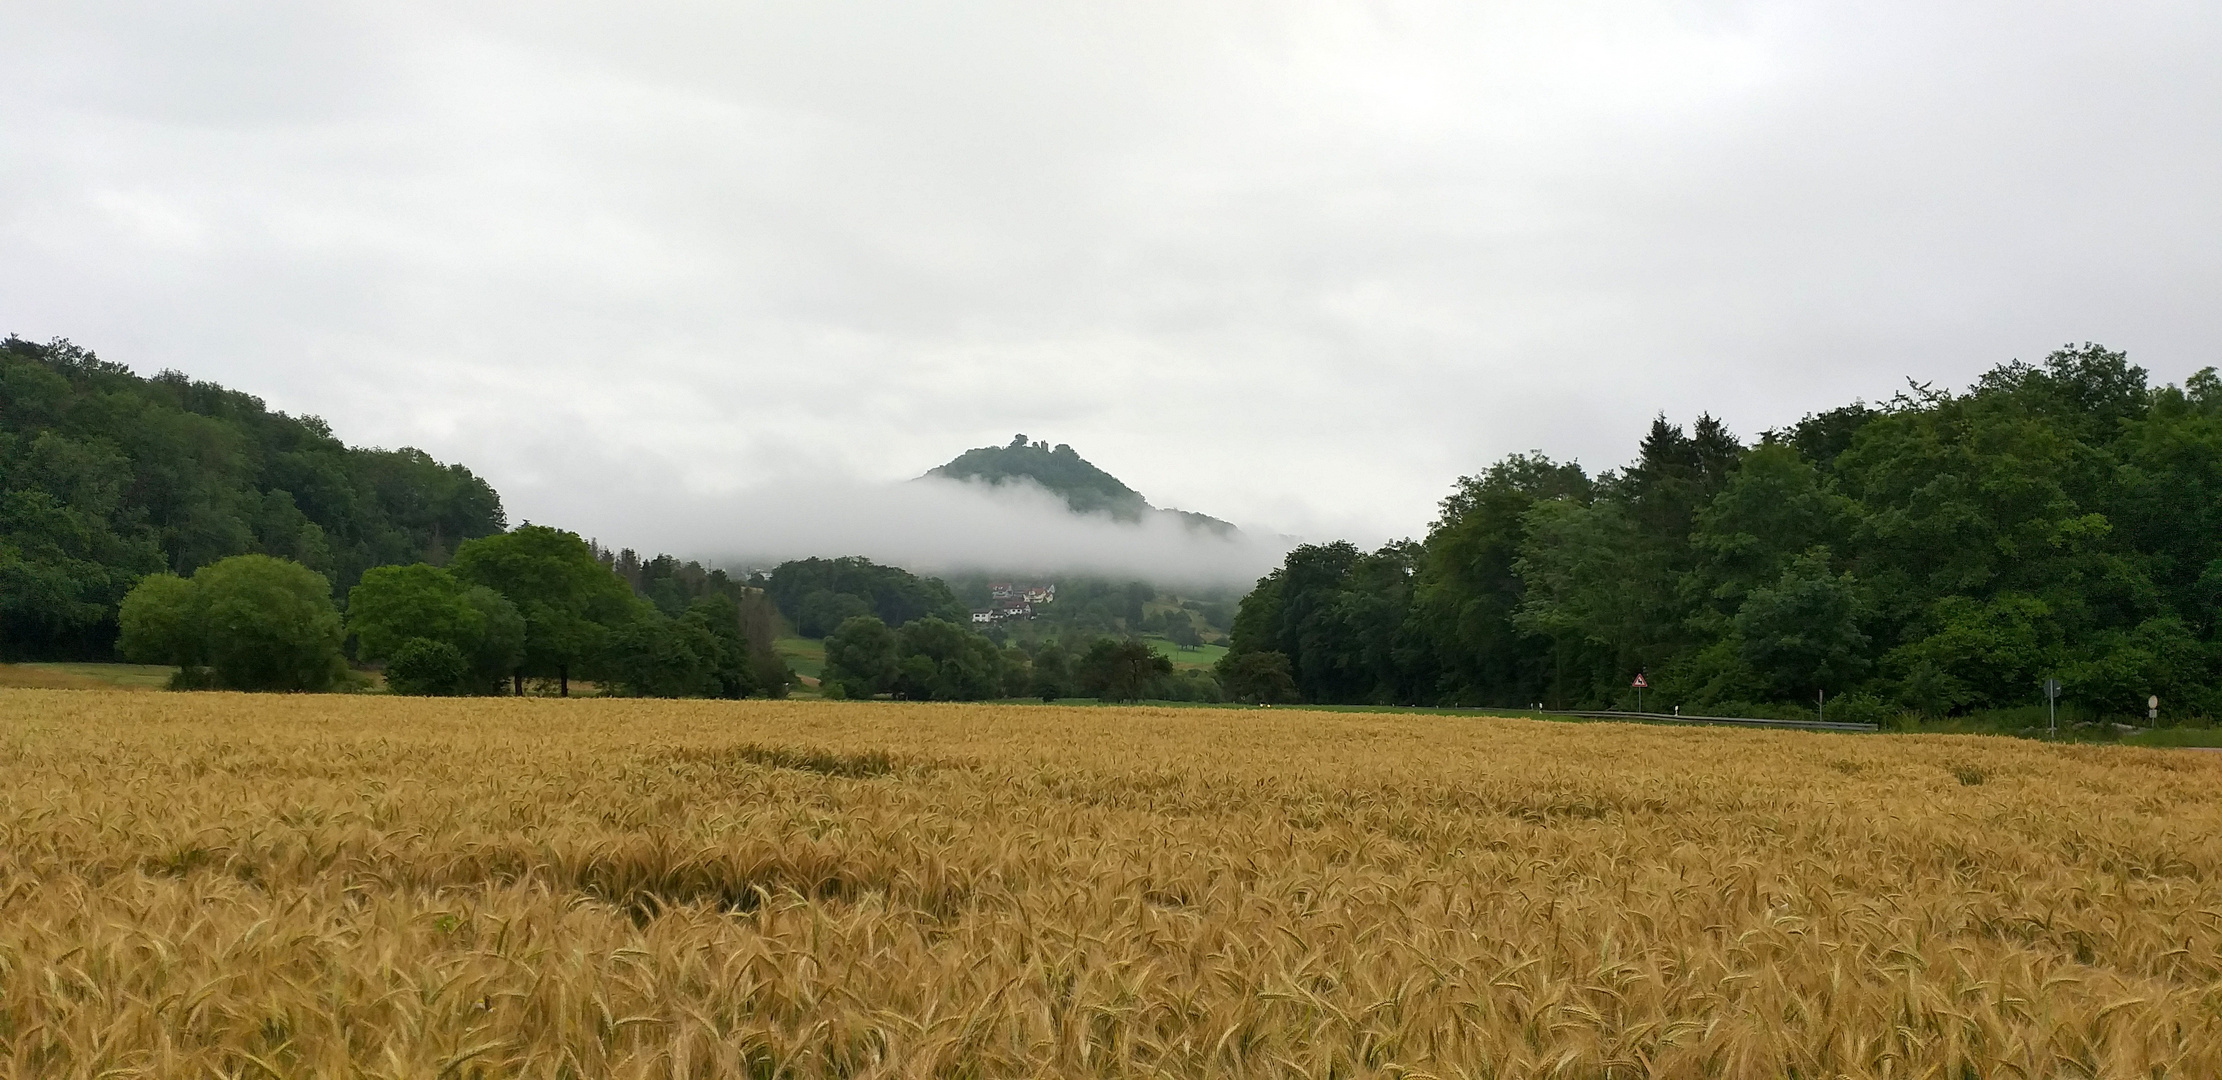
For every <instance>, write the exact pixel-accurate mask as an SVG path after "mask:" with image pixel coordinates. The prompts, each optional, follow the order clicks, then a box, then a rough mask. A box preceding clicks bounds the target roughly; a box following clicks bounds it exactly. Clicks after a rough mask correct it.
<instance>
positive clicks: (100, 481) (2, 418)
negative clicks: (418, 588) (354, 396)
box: [0, 336, 506, 659]
mask: <svg viewBox="0 0 2222 1080" xmlns="http://www.w3.org/2000/svg"><path fill="white" fill-rule="evenodd" d="M505 525H506V521H505V520H504V518H503V513H502V504H501V499H500V497H499V496H497V495H496V494H495V493H494V489H493V488H491V487H489V486H488V485H487V484H486V483H485V482H484V481H482V480H480V479H479V478H478V477H476V476H473V475H472V474H471V472H470V471H469V470H468V469H465V468H464V467H462V466H460V465H443V464H441V463H439V462H437V461H434V460H433V459H432V458H431V457H430V456H428V455H426V454H424V453H423V452H421V451H418V450H411V449H406V448H404V449H400V450H372V449H361V448H356V447H350V446H347V445H346V444H344V443H342V442H340V441H339V440H338V439H337V438H334V437H333V435H332V432H331V430H330V429H329V428H327V427H326V426H325V424H324V422H323V421H321V420H319V419H317V418H315V417H313V416H301V417H295V416H288V415H286V414H285V413H282V412H272V411H270V410H269V409H267V408H265V407H264V405H263V402H262V401H261V399H259V398H255V397H252V396H249V395H247V394H243V393H240V392H238V391H235V390H227V389H225V388H224V387H221V386H218V385H216V384H214V383H209V382H201V381H196V380H192V379H189V378H187V377H186V376H184V375H181V374H179V373H177V372H175V371H164V372H162V373H160V374H158V375H156V376H154V377H153V378H141V377H139V376H137V375H134V374H133V373H132V372H131V370H130V369H129V368H127V367H125V366H123V365H121V364H116V363H111V362H109V361H104V360H102V359H100V358H99V357H98V356H96V355H94V354H93V353H92V352H89V351H87V350H85V349H82V348H79V347H78V346H75V345H73V344H71V343H70V342H68V341H66V340H56V341H53V342H50V343H48V344H45V345H38V344H33V343H32V342H29V341H24V340H22V339H20V338H16V337H13V336H11V337H8V338H7V339H5V340H4V341H0V658H5V659H27V658H38V659H70V658H83V659H108V658H110V657H111V655H112V653H113V647H114V642H115V640H116V634H117V623H116V613H117V605H118V604H119V603H120V602H121V600H122V599H123V597H124V595H125V594H126V593H127V592H128V591H129V590H130V589H131V587H132V585H133V584H134V583H136V582H137V581H139V580H140V579H141V578H143V577H145V576H147V575H148V574H151V573H155V572H159V571H168V572H171V573H175V574H180V575H189V574H191V573H192V572H193V571H194V570H196V569H198V568H200V567H202V566H205V565H208V564H210V563H213V562H215V561H217V560H220V559H223V558H225V557H226V556H232V555H239V554H250V553H252V554H266V555H272V556H278V557H282V558H285V559H289V560H292V561H294V562H298V563H300V564H301V565H303V566H306V567H308V568H309V569H311V570H314V571H317V572H318V573H321V574H323V575H324V577H325V578H326V580H327V581H328V582H329V583H330V586H331V589H332V591H333V594H334V595H335V597H344V596H345V595H346V593H347V590H348V589H350V588H352V587H353V586H354V585H355V583H356V582H357V581H358V580H359V579H360V578H361V576H362V574H363V571H365V570H367V569H369V568H371V567H374V566H381V565H387V564H392V563H409V562H416V561H419V560H423V561H427V562H431V563H440V562H444V561H445V560H446V559H447V557H448V556H449V554H450V553H452V552H453V550H454V549H455V547H456V545H458V544H460V543H462V542H464V541H466V540H470V539H473V538H476V537H482V536H488V535H492V534H494V533H498V532H501V531H502V529H503V527H504V526H505Z"/></svg>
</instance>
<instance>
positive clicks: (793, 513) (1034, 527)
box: [581, 440, 1296, 585]
mask: <svg viewBox="0 0 2222 1080" xmlns="http://www.w3.org/2000/svg"><path fill="white" fill-rule="evenodd" d="M591 518H592V520H590V521H587V522H581V524H582V525H583V526H585V527H586V528H587V530H588V531H590V532H594V531H601V532H604V533H605V535H603V536H601V537H600V539H601V540H603V541H604V542H605V543H611V544H616V545H622V546H628V547H633V548H637V549H639V550H643V551H672V552H682V553H685V554H687V555H689V556H692V557H699V558H703V559H707V560H710V561H712V562H715V563H717V564H718V565H722V566H726V567H729V568H734V569H745V568H749V567H762V566H770V565H773V564H775V563H778V562H781V561H784V560H786V559H790V558H802V557H806V556H812V555H817V556H826V557H833V556H841V555H863V556H865V557H867V558H870V559H872V560H873V561H875V562H882V563H889V564H893V565H898V566H903V567H907V568H909V569H912V570H917V571H922V572H928V573H936V572H942V573H946V572H958V571H968V570H969V571H991V572H1008V573H1012V574H1025V573H1035V574H1050V573H1090V574H1102V575H1106V576H1117V577H1134V578H1142V579H1147V580H1150V581H1154V582H1160V583H1165V584H1190V585H1247V584H1249V583H1250V582H1252V581H1255V580H1256V579H1257V578H1259V577H1260V576H1262V575H1264V574H1265V573H1266V572H1267V571H1269V570H1271V569H1272V568H1273V567H1274V566H1275V565H1276V564H1278V562H1279V561H1280V559H1281V557H1282V556H1283V555H1285V554H1286V553H1287V552H1288V550H1289V548H1291V547H1293V546H1294V545H1295V543H1296V541H1295V540H1294V539H1293V538H1289V537H1280V536H1274V535H1272V534H1270V533H1264V532H1257V531H1250V532H1246V531H1244V530H1241V529H1239V528H1236V527H1235V526H1234V525H1233V524H1231V523H1228V522H1224V521H1221V520H1219V519H1217V518H1213V517H1210V516H1208V515H1204V514H1196V513H1189V512H1185V511H1179V510H1168V509H1160V508H1157V507H1153V506H1151V505H1150V504H1149V502H1148V500H1147V499H1145V498H1143V497H1142V495H1141V494H1140V493H1139V492H1136V491H1135V490H1134V489H1132V488H1130V487H1128V486H1126V485H1125V484H1124V483H1122V482H1120V481H1119V480H1118V479H1117V478H1115V477H1112V476H1111V475H1110V474H1108V473H1105V472H1103V471H1102V470H1100V469H1097V468H1096V467H1095V466H1093V465H1091V464H1089V463H1088V462H1087V461H1086V460H1085V459H1083V458H1081V457H1080V456H1079V455H1078V454H1077V453H1076V452H1075V451H1073V450H1072V448H1071V447H1069V446H1062V445H1060V446H1057V447H1055V448H1052V447H1050V446H1048V445H1047V444H1042V443H1027V444H1023V445H1022V444H1021V443H1020V442H1019V441H1018V440H1014V441H1013V443H1012V445H1011V446H1008V447H989V448H985V449H984V450H972V451H968V452H967V453H965V454H963V455H960V456H959V457H958V458H956V459H955V460H953V461H951V462H950V463H949V464H947V465H943V466H939V467H936V468H935V469H933V470H931V471H929V472H928V473H927V474H926V475H924V476H920V477H918V478H917V479H915V480H910V481H904V482H875V481H870V480H860V479H856V478H853V477H844V476H833V475H827V476H818V477H805V478H794V479H787V480H781V481H775V482H771V483H767V484H763V485H758V486H755V487H750V488H745V489H739V490H735V491H730V492H726V493H722V494H717V495H700V494H693V495H690V494H685V493H677V492H672V491H671V490H670V489H669V487H668V486H667V485H652V484H646V483H643V484H637V485H632V486H631V487H630V489H629V492H628V493H627V494H625V495H622V496H617V497H614V498H612V499H609V500H605V501H604V502H603V504H602V505H601V506H600V507H599V508H598V512H597V513H595V514H593V515H591Z"/></svg>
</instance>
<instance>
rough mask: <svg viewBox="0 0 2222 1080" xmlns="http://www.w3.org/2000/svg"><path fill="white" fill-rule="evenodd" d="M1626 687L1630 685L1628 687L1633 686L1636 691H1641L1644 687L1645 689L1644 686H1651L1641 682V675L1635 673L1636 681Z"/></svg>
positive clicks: (1640, 673)
mask: <svg viewBox="0 0 2222 1080" xmlns="http://www.w3.org/2000/svg"><path fill="white" fill-rule="evenodd" d="M1628 685H1630V686H1633V687H1635V688H1636V689H1638V690H1641V689H1643V688H1644V687H1646V686H1649V685H1651V684H1650V683H1647V682H1645V681H1643V673H1642V672H1640V671H1639V672H1637V673H1636V681H1635V682H1632V683H1629V684H1628Z"/></svg>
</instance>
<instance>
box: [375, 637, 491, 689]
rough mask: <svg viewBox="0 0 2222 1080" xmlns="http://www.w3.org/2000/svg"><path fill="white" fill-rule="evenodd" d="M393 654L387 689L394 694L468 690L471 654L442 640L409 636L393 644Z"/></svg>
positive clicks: (388, 671) (389, 667)
mask: <svg viewBox="0 0 2222 1080" xmlns="http://www.w3.org/2000/svg"><path fill="white" fill-rule="evenodd" d="M392 655H393V659H391V660H389V661H387V663H386V689H388V690H390V691H392V692H394V693H396V694H418V695H447V696H452V695H456V694H465V693H469V692H470V690H471V661H470V658H469V657H467V656H464V655H463V650H461V649H458V648H456V647H455V646H454V645H451V644H449V643H447V642H445V641H434V640H432V639H431V638H421V637H419V638H410V639H409V640H407V641H404V642H402V643H401V644H400V645H398V646H395V647H393V649H392Z"/></svg>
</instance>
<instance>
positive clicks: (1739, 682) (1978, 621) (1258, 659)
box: [1222, 345, 2222, 717]
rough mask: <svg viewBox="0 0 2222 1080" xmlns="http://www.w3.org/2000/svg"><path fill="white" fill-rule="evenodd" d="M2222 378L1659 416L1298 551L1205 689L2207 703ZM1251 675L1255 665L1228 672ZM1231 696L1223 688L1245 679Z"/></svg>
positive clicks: (2205, 711)
mask: <svg viewBox="0 0 2222 1080" xmlns="http://www.w3.org/2000/svg"><path fill="white" fill-rule="evenodd" d="M2218 601H2222V381H2218V380H2217V378H2216V375H2215V372H2214V370H2213V369H2211V368H2210V369H2207V370H2204V371H2201V372H2199V373H2198V374H2196V375H2193V376H2192V377H2191V378H2189V379H2188V380H2186V381H2185V383H2184V385H2183V386H2181V387H2177V386H2164V387H2159V388H2154V387H2152V386H2150V385H2149V382H2148V378H2147V374H2146V372H2145V371H2144V370H2142V369H2140V368H2138V367H2135V366H2133V365H2131V364H2130V363H2129V362H2128V359H2127V357H2126V356H2125V355H2124V354H2122V353H2120V352H2114V351H2110V350H2107V349H2104V348H2101V347H2099V346H2096V345H2086V346H2083V347H2081V348H2069V349H2063V350H2061V351H2059V352H2056V353H2054V354H2052V355H2051V356H2050V357H2048V358H2047V359H2046V360H2045V361H2044V362H2043V363H2041V364H2034V365H2033V364H2025V363H2021V362H2015V363H2010V364H2007V365H2004V366H2001V367H1998V368H1995V369H1993V370H1992V371H1990V372H1989V373H1987V374H1985V375H1984V376H1983V377H1982V378H1981V379H1979V380H1978V381H1977V382H1976V383H1975V385H1973V386H1972V387H1970V388H1969V389H1968V390H1966V391H1965V392H1964V393H1952V392H1949V391H1946V390H1939V389H1935V388H1933V387H1931V386H1927V385H1921V384H1912V385H1910V388H1909V389H1908V390H1907V391H1905V392H1904V393H1901V394H1900V395H1898V396H1897V397H1895V398H1893V399H1892V400H1890V401H1888V402H1885V403H1882V404H1879V405H1868V404H1860V403H1855V404H1852V405H1848V406H1845V407H1843V408H1838V409H1833V410H1830V411H1828V412H1823V413H1819V414H1815V415H1811V416H1808V417H1806V418H1805V419H1804V420H1802V421H1800V422H1799V423H1797V424H1796V425H1794V426H1792V427H1790V428H1788V429H1787V430H1781V431H1769V432H1765V433H1763V434H1761V435H1760V436H1759V438H1758V440H1757V441H1756V442H1755V443H1753V444H1750V445H1746V444H1744V443H1743V442H1741V441H1740V440H1739V439H1737V438H1736V437H1735V436H1734V435H1732V434H1731V433H1730V432H1729V431H1728V430H1727V429H1726V428H1725V427H1724V426H1723V425H1722V424H1721V423H1720V422H1718V421H1717V420H1714V419H1713V418H1711V417H1709V416H1701V417H1699V418H1698V419H1697V421H1696V422H1695V423H1694V424H1693V425H1692V426H1691V427H1690V428H1688V429H1687V430H1685V429H1684V428H1682V427H1680V426H1678V425H1675V424H1670V423H1668V422H1667V421H1666V420H1665V418H1663V417H1662V418H1661V419H1659V420H1658V421H1656V422H1655V423H1654V424H1653V425H1652V427H1651V430H1650V432H1649V434H1647V435H1646V436H1645V437H1644V439H1643V440H1642V443H1641V446H1640V448H1639V450H1638V454H1637V457H1636V460H1635V461H1634V462H1633V463H1631V464H1630V465H1628V466H1627V467H1626V468H1624V469H1619V470H1612V471H1606V472H1603V473H1599V474H1596V475H1590V474H1588V473H1586V472H1584V470H1582V469H1581V468H1580V467H1578V466H1576V465H1573V464H1567V463H1559V462H1554V461H1552V460H1550V459H1549V458H1547V457H1545V456H1544V455H1542V454H1540V453H1531V454H1521V455H1514V456H1512V457H1509V458H1506V459H1505V460H1503V461H1501V462H1499V463H1497V464H1496V465H1494V466H1492V467H1490V468H1489V469H1488V470H1486V471H1484V472H1483V473H1481V474H1480V475H1478V476H1469V477H1463V478H1461V479H1460V480H1459V481H1458V482H1457V485H1456V487H1455V488H1454V490H1453V491H1452V492H1451V494H1450V496H1449V497H1448V498H1446V499H1444V500H1443V503H1442V507H1441V516H1440V518H1439V519H1438V520H1437V521H1436V522H1435V524H1434V525H1433V527H1432V528H1431V529H1430V531H1429V532H1428V534H1427V536H1426V538H1425V539H1423V540H1419V541H1416V542H1415V541H1404V542H1399V543H1394V544H1390V545H1388V546H1386V547H1384V548H1382V549H1380V550H1379V551H1373V552H1365V551H1361V550H1359V549H1357V548H1355V547H1353V546H1352V545H1350V544H1347V543H1333V544H1323V545H1312V546H1307V547H1303V548H1299V549H1298V550H1296V551H1294V552H1293V553H1291V554H1290V555H1289V556H1288V558H1287V560H1286V561H1285V562H1284V564H1283V565H1282V566H1281V567H1280V568H1279V569H1277V570H1275V571H1274V572H1273V573H1272V574H1270V575H1268V576H1267V577H1265V578H1264V579H1262V580H1261V581H1260V582H1259V583H1258V587H1257V588H1256V589H1255V590H1254V591H1253V592H1252V593H1250V595H1249V596H1247V597H1246V598H1245V599H1244V600H1243V602H1242V605H1241V608H1240V610H1239V612H1238V614H1237V616H1236V619H1235V627H1234V633H1233V644H1232V648H1233V650H1234V651H1233V653H1232V654H1230V656H1229V657H1228V660H1227V662H1226V663H1225V664H1224V665H1223V666H1222V673H1223V674H1226V675H1229V676H1230V677H1231V679H1232V681H1233V682H1235V683H1238V684H1239V683H1240V682H1241V681H1242V679H1241V673H1242V671H1243V670H1244V667H1243V665H1244V664H1246V663H1247V664H1248V665H1250V667H1249V669H1248V670H1253V671H1281V672H1285V673H1286V678H1287V679H1288V680H1290V681H1291V682H1292V683H1293V692H1294V693H1295V694H1296V695H1298V696H1300V697H1302V698H1303V699H1305V700H1309V701H1315V702H1400V703H1444V704H1473V705H1499V706H1517V707H1524V706H1527V705H1531V704H1534V703H1543V704H1545V705H1547V706H1556V707H1621V708H1626V707H1628V706H1630V705H1632V704H1633V703H1634V692H1633V691H1632V690H1631V688H1630V684H1631V682H1632V681H1633V679H1634V677H1635V676H1637V675H1638V674H1641V675H1643V676H1644V677H1645V679H1646V681H1647V682H1648V683H1649V685H1650V687H1651V689H1650V691H1649V696H1648V698H1647V705H1648V706H1649V707H1652V708H1655V709H1664V708H1667V707H1671V706H1680V707H1682V708H1684V709H1686V710H1692V711H1696V710H1707V711H1715V712H1735V711H1748V712H1750V713H1753V714H1761V715H1764V714H1768V713H1777V714H1779V713H1781V712H1782V711H1783V710H1784V709H1785V708H1788V707H1792V706H1796V707H1802V708H1805V709H1807V710H1809V711H1810V710H1811V709H1812V708H1814V707H1815V706H1816V705H1817V704H1818V703H1819V701H1820V700H1821V699H1822V695H1826V698H1827V700H1828V702H1829V706H1828V707H1829V711H1830V713H1831V715H1832V716H1838V717H1848V716H1878V715H1879V716H1888V715H1893V714H1898V713H1915V714H1920V715H1925V716H1946V715H1955V714H1964V713H1969V712H1981V711H1985V710H1998V709H2009V708H2015V707H2023V706H2028V705H2031V704H2033V703H2038V702H2041V701H2042V700H2043V699H2042V696H2041V695H2042V691H2041V689H2040V686H2041V684H2042V683H2043V681H2044V680H2045V679H2047V678H2057V679H2058V680H2059V681H2060V683H2061V684H2062V687H2063V695H2064V696H2063V702H2064V704H2065V705H2066V706H2068V707H2070V708H2074V709H2077V710H2080V711H2082V712H2083V713H2086V714H2089V715H2095V716H2137V717H2143V716H2144V715H2145V712H2146V699H2147V697H2148V696H2151V695H2157V696H2158V697H2160V698H2161V699H2162V701H2163V703H2164V708H2163V712H2164V715H2176V716H2182V715H2213V714H2214V713H2216V712H2217V711H2222V698H2218V694H2217V689H2216V687H2217V679H2216V675H2217V663H2218V660H2222V641H2218V639H2217V625H2216V624H2217V602H2218ZM1245 657H1248V659H1247V660H1245V659H1244V658H1245ZM1236 689H1238V690H1239V689H1241V687H1240V686H1237V687H1236Z"/></svg>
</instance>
